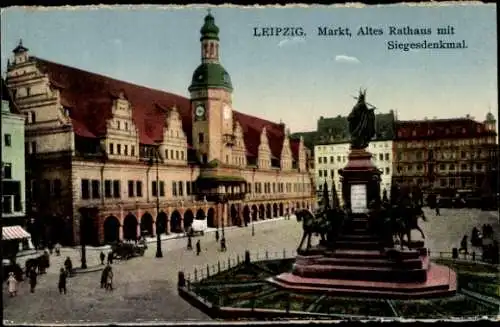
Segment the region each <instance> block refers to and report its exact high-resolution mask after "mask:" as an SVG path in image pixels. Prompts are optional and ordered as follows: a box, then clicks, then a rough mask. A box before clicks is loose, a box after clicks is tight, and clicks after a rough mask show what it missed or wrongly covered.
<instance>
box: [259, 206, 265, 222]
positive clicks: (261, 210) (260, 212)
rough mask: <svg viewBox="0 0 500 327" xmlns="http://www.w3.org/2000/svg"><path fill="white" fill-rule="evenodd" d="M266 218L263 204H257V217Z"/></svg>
mask: <svg viewBox="0 0 500 327" xmlns="http://www.w3.org/2000/svg"><path fill="white" fill-rule="evenodd" d="M264 218H266V209H265V208H264V205H263V204H261V205H259V219H264Z"/></svg>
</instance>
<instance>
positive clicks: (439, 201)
mask: <svg viewBox="0 0 500 327" xmlns="http://www.w3.org/2000/svg"><path fill="white" fill-rule="evenodd" d="M440 205H441V199H440V198H439V196H438V197H437V198H436V216H441V212H440V211H439V206H440Z"/></svg>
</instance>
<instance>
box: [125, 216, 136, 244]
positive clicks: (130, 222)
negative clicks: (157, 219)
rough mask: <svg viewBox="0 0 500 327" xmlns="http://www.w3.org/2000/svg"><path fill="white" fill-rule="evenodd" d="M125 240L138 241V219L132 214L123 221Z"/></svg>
mask: <svg viewBox="0 0 500 327" xmlns="http://www.w3.org/2000/svg"><path fill="white" fill-rule="evenodd" d="M123 238H124V239H126V240H132V241H135V240H136V239H137V218H135V216H134V215H133V214H131V213H129V214H128V215H127V216H126V217H125V219H124V220H123Z"/></svg>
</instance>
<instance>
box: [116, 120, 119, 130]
mask: <svg viewBox="0 0 500 327" xmlns="http://www.w3.org/2000/svg"><path fill="white" fill-rule="evenodd" d="M116 129H120V121H119V120H118V121H117V122H116Z"/></svg>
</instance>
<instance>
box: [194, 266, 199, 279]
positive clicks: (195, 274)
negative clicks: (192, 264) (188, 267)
mask: <svg viewBox="0 0 500 327" xmlns="http://www.w3.org/2000/svg"><path fill="white" fill-rule="evenodd" d="M194 281H195V282H197V281H198V270H196V268H194Z"/></svg>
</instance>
